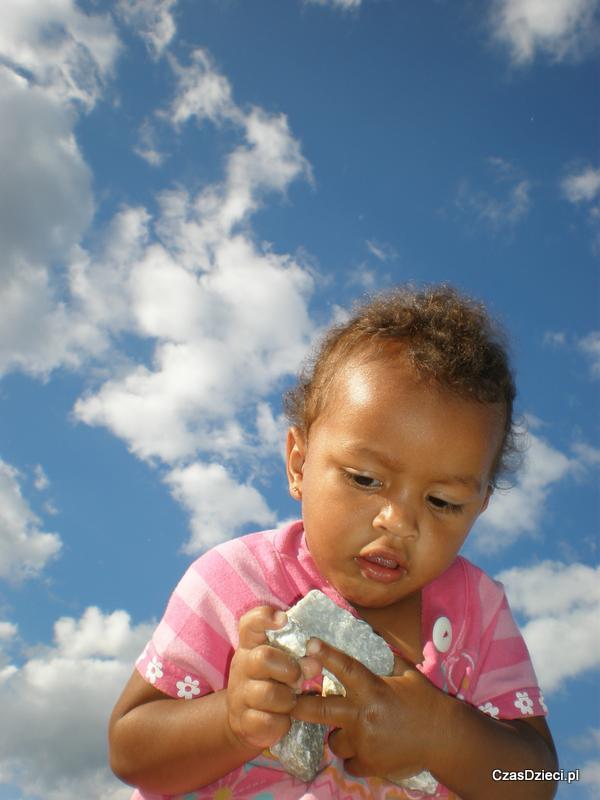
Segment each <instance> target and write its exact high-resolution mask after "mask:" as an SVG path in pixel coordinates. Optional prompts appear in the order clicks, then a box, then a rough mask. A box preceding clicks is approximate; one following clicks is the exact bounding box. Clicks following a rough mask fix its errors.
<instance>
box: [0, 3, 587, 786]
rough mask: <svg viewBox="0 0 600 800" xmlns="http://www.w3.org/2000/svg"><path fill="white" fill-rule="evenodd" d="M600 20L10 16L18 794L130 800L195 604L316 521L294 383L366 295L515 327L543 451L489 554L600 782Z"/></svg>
mask: <svg viewBox="0 0 600 800" xmlns="http://www.w3.org/2000/svg"><path fill="white" fill-rule="evenodd" d="M599 5H600V3H599V2H598V0H552V2H550V0H548V2H545V3H540V2H539V1H538V0H485V2H481V3H473V2H470V1H469V0H462V1H461V0H456V1H455V2H448V1H445V0H422V2H420V3H414V2H408V0H320V2H317V1H316V0H312V2H308V0H306V1H304V2H303V1H302V0H254V2H244V1H243V0H220V1H219V0H196V2H192V0H116V2H113V3H109V2H102V1H101V0H87V2H83V0H82V2H79V3H76V2H75V1H74V0H37V2H35V3H32V2H22V0H4V3H3V24H2V29H1V30H0V53H1V56H0V118H2V120H3V123H2V126H0V174H1V175H2V181H1V182H0V240H1V241H2V256H1V261H0V264H1V272H0V332H1V335H0V376H1V380H0V707H2V709H3V712H2V718H3V724H2V726H1V728H0V799H1V800H24V798H44V800H75V798H77V799H78V798H80V797H82V796H92V797H97V798H100V799H101V800H124V798H126V797H128V791H127V789H125V788H124V787H122V786H121V785H120V784H119V783H118V781H116V779H114V778H112V777H111V776H110V774H109V771H108V769H107V767H106V764H105V759H106V753H105V725H106V718H107V715H108V713H109V711H110V708H111V707H112V704H113V702H114V699H115V698H116V696H117V694H118V692H119V691H120V688H121V686H122V685H123V683H124V682H125V680H126V678H127V676H128V675H129V673H130V671H131V667H132V663H133V660H134V659H135V657H136V656H137V654H138V653H139V651H140V650H141V648H142V646H143V644H144V642H145V640H146V638H147V637H148V635H149V633H150V631H151V630H152V628H153V625H154V624H155V623H156V621H157V619H158V618H160V615H161V613H162V610H163V607H164V604H165V602H166V600H167V598H168V596H169V593H170V591H171V589H172V588H173V586H174V584H175V583H176V581H177V580H178V578H179V576H180V575H181V573H182V572H183V570H184V569H185V567H186V565H187V564H188V563H189V561H190V560H191V559H192V558H193V557H194V556H195V555H197V554H198V553H199V552H201V551H202V550H203V549H205V548H206V547H208V546H210V545H211V544H214V543H216V542H218V541H221V540H224V539H227V538H230V537H232V536H236V535H239V534H241V533H245V532H248V531H251V530H257V529H261V528H264V527H270V526H273V525H275V524H277V523H278V522H280V521H283V520H287V519H290V518H292V517H294V516H295V515H296V514H297V509H296V508H295V505H294V503H293V501H292V500H291V499H290V498H289V496H288V495H287V491H286V489H285V482H284V470H283V462H282V457H281V448H282V441H283V436H284V434H285V421H284V419H283V417H282V409H281V402H280V397H281V392H282V391H283V390H284V389H285V388H286V387H287V386H288V385H289V384H290V382H291V381H292V379H293V375H294V373H295V371H296V369H297V367H298V365H299V364H300V362H301V360H302V358H303V357H304V356H305V355H306V353H307V352H308V349H309V347H310V345H311V343H312V342H314V340H315V339H316V338H317V337H318V335H319V332H320V331H322V330H323V328H324V327H326V326H327V325H328V324H329V323H331V322H332V321H334V320H337V319H340V318H342V317H343V315H344V314H345V313H346V311H347V309H348V308H349V307H350V306H351V304H352V301H353V300H354V299H356V298H358V297H359V296H360V295H361V294H362V293H363V292H365V291H373V290H377V289H381V288H385V287H386V286H390V285H393V284H395V283H401V282H404V281H408V280H410V281H415V282H418V283H427V282H436V281H448V282H451V283H453V284H455V285H456V286H458V287H459V288H461V289H463V290H465V291H466V292H468V293H470V294H472V295H474V296H476V297H478V298H481V299H483V300H484V301H485V302H486V303H487V304H488V305H489V307H490V309H491V310H492V312H493V313H494V314H496V315H497V316H498V317H499V318H500V319H501V320H502V321H503V323H504V324H505V325H506V327H507V328H508V329H509V331H510V334H511V341H512V352H513V359H514V364H515V368H516V372H517V380H518V386H519V398H518V411H519V413H520V414H521V415H522V416H523V418H524V419H526V421H527V427H528V431H529V433H528V437H529V448H528V455H527V460H526V462H525V465H524V467H523V469H522V471H521V472H520V473H519V475H518V476H517V479H516V482H515V487H514V488H513V489H512V490H511V492H509V493H506V494H498V495H497V496H496V497H494V499H493V501H492V503H491V505H490V508H489V510H488V511H487V512H486V514H485V515H484V517H482V519H481V520H480V522H479V523H478V524H477V526H476V528H475V529H474V531H473V533H472V535H471V538H470V540H469V542H468V544H467V547H466V554H467V555H468V556H469V557H471V558H472V559H473V560H475V561H477V562H478V563H480V564H481V565H482V566H483V567H484V568H485V569H487V570H488V571H489V572H490V574H492V575H494V576H499V577H500V578H501V579H502V580H503V581H504V582H505V585H506V587H507V591H508V593H509V597H510V599H511V603H512V605H513V609H514V611H515V614H516V616H517V618H518V620H519V622H520V624H521V625H522V629H523V631H524V635H525V637H526V640H527V642H528V644H529V647H530V650H531V652H532V655H533V658H534V662H535V666H536V669H537V671H538V675H539V678H540V681H541V683H542V686H543V687H544V689H545V693H546V699H547V702H548V705H549V708H550V723H551V726H552V728H553V732H554V734H555V738H556V741H557V745H558V748H559V752H560V757H561V761H562V763H563V765H564V767H565V768H566V769H575V768H580V769H581V770H582V778H583V779H582V781H581V782H580V783H579V784H577V785H571V786H570V787H567V786H563V787H561V788H560V791H559V797H560V798H567V797H568V798H571V797H573V798H586V797H596V796H598V791H600V788H599V787H600V718H599V717H600V714H599V704H600V698H599V691H598V668H599V666H600V648H599V647H598V636H599V634H600V613H599V609H598V586H599V585H600V583H599V582H598V566H597V564H598V519H599V513H598V512H599V502H598V501H599V498H598V491H597V468H598V462H599V460H600V449H599V446H598V417H597V399H598V378H599V377H600V331H599V327H600V325H599V320H598V300H599V287H598V256H599V255H600V163H599V158H598V156H599V148H598V144H599V141H598V113H597V108H598V88H599V87H598V74H599V73H598V50H599V46H598V42H599V41H600V38H599V37H600V22H599V14H598V12H599Z"/></svg>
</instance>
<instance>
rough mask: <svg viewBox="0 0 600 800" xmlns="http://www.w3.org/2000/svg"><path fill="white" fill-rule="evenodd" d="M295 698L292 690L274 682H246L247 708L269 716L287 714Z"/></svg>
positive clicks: (293, 704)
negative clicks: (264, 712) (267, 713)
mask: <svg viewBox="0 0 600 800" xmlns="http://www.w3.org/2000/svg"><path fill="white" fill-rule="evenodd" d="M297 698H298V695H297V694H295V692H294V691H293V689H291V688H290V687H289V686H285V685H284V684H283V683H276V682H275V681H248V683H247V685H246V687H245V690H244V699H245V701H246V703H247V705H248V707H249V708H254V709H256V710H257V711H267V712H269V713H271V714H289V713H290V711H291V710H292V709H293V708H294V706H295V705H296V701H297Z"/></svg>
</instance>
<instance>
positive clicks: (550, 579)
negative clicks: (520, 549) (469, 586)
mask: <svg viewBox="0 0 600 800" xmlns="http://www.w3.org/2000/svg"><path fill="white" fill-rule="evenodd" d="M497 577H498V579H499V580H501V581H502V582H503V583H504V585H505V586H506V590H507V593H508V597H509V600H510V603H511V607H512V608H513V610H514V611H515V612H517V613H518V614H521V615H522V616H523V617H524V618H525V620H526V622H525V624H524V625H522V626H521V630H522V633H523V636H524V638H525V641H526V642H527V646H528V647H529V649H530V651H531V655H532V657H533V661H534V664H535V667H536V671H537V673H538V678H539V680H540V684H541V686H542V687H543V688H544V690H545V691H548V692H551V691H555V690H556V689H558V688H559V687H560V686H562V684H563V683H564V682H565V681H566V680H567V679H568V678H575V677H577V676H579V675H581V674H583V673H585V672H589V671H590V670H593V669H596V670H597V669H598V668H600V652H599V651H598V646H597V641H596V636H595V635H594V632H595V631H596V630H597V628H598V618H599V614H600V567H596V568H593V567H591V566H589V565H587V564H569V565H567V564H562V563H560V562H554V561H545V562H543V563H541V564H537V565H536V566H534V567H514V568H512V569H508V570H506V571H504V572H502V573H501V574H500V575H498V576H497ZM558 643H560V654H559V655H558V656H557V644H558Z"/></svg>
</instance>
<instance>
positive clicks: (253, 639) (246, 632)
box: [239, 606, 287, 650]
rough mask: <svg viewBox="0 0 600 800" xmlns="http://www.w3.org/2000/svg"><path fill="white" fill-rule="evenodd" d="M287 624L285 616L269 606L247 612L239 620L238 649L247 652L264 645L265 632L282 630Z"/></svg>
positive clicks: (258, 607)
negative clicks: (240, 648)
mask: <svg viewBox="0 0 600 800" xmlns="http://www.w3.org/2000/svg"><path fill="white" fill-rule="evenodd" d="M286 622H287V615H286V614H285V612H284V611H279V610H278V609H276V608H272V607H271V606H257V607H256V608H253V609H252V610H251V611H248V612H247V613H246V614H244V616H243V617H242V618H241V619H240V622H239V633H240V647H243V648H245V649H247V650H249V649H251V648H252V647H256V646H257V645H259V644H264V643H265V642H266V641H267V637H266V635H265V631H267V630H271V629H276V628H282V627H283V626H284V625H285V623H286Z"/></svg>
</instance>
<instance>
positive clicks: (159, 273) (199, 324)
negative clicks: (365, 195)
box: [72, 51, 314, 549]
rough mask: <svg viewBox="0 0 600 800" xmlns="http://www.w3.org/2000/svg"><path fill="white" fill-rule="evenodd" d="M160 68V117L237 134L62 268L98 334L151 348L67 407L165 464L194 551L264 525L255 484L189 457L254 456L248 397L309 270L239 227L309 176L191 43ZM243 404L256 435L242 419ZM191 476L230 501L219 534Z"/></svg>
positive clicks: (309, 282) (299, 321) (274, 379)
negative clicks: (169, 72)
mask: <svg viewBox="0 0 600 800" xmlns="http://www.w3.org/2000/svg"><path fill="white" fill-rule="evenodd" d="M170 63H171V64H172V65H173V68H174V74H175V78H176V96H175V97H174V99H173V102H172V104H171V107H170V111H169V114H168V117H169V119H171V121H172V122H173V124H174V125H177V126H179V125H182V124H184V123H185V122H186V121H188V120H196V121H205V120H209V121H212V122H213V123H216V124H219V123H220V121H221V120H222V119H224V118H227V119H228V120H229V121H230V122H231V123H233V124H234V126H235V127H236V128H237V130H238V131H239V133H240V135H241V137H242V141H241V143H240V144H238V145H237V146H235V147H234V148H233V150H232V151H231V152H230V154H229V155H228V157H227V158H226V162H225V165H224V177H223V180H222V181H221V182H219V183H216V184H212V185H209V186H206V187H204V189H202V190H201V191H200V192H199V193H198V194H197V195H196V196H190V195H189V194H188V193H187V192H186V191H185V190H184V189H173V190H169V191H164V192H163V193H162V194H161V196H160V198H159V204H160V212H159V214H158V216H157V218H155V219H151V218H150V216H149V214H148V213H147V212H146V211H145V210H144V209H133V208H127V209H123V210H122V211H121V213H120V214H119V215H118V217H117V218H116V219H115V221H114V223H113V228H112V230H111V231H109V233H108V236H107V243H106V245H105V252H104V255H103V257H102V259H101V264H102V268H101V269H99V268H98V266H99V264H98V259H97V258H95V259H94V258H93V257H91V256H89V255H86V254H85V253H83V252H82V253H81V255H80V258H79V259H78V262H77V266H76V267H73V269H72V290H73V292H74V294H75V295H76V296H77V297H78V298H79V301H80V303H81V305H82V306H85V307H86V308H89V309H92V312H93V314H92V316H93V317H94V318H95V319H98V320H100V319H102V320H103V325H104V328H105V329H108V327H109V325H110V324H112V330H113V331H116V330H128V331H129V332H130V333H132V334H133V335H135V336H137V337H139V338H140V339H143V340H147V341H151V342H153V343H154V349H153V357H152V362H151V363H128V362H123V363H120V364H119V365H118V366H117V367H116V368H115V370H114V371H113V374H112V376H111V377H109V379H108V380H106V381H105V382H104V383H103V384H102V385H101V386H100V387H98V388H96V389H94V390H93V391H90V392H89V393H88V394H87V395H85V396H84V397H82V398H80V400H79V401H78V402H77V404H76V406H75V414H76V416H77V417H78V418H79V419H80V420H82V421H84V422H86V423H88V424H90V425H104V426H106V427H107V428H109V429H110V430H111V431H112V432H113V433H114V434H115V435H117V436H119V437H120V438H122V439H124V440H125V441H126V442H127V443H128V446H129V447H130V449H131V450H132V452H134V453H135V454H136V455H138V456H139V457H140V458H144V459H149V460H155V459H160V460H162V461H163V462H164V463H166V464H169V465H170V466H173V467H175V468H176V469H175V470H174V471H173V472H171V473H170V477H169V483H170V486H171V488H172V491H173V493H174V495H175V496H176V497H177V498H178V499H180V500H181V502H182V503H183V504H184V506H186V507H187V508H188V509H189V510H190V512H191V515H192V540H191V544H190V545H189V547H190V548H192V549H198V548H201V547H202V546H203V545H206V544H208V543H213V542H214V541H215V540H217V539H218V538H222V537H224V536H227V535H231V532H232V530H237V529H238V528H239V526H240V525H241V524H244V523H245V522H247V521H250V520H253V521H255V522H257V523H266V522H269V521H271V520H273V514H272V512H270V511H269V510H268V508H267V506H266V504H265V501H264V500H263V499H262V497H261V496H260V494H259V493H258V491H257V490H255V489H253V488H252V487H250V486H249V485H247V484H246V483H245V482H241V483H239V484H238V483H235V482H234V481H233V479H232V477H231V476H230V475H229V473H228V472H227V470H226V469H225V467H222V466H219V465H217V464H211V465H210V466H201V465H200V464H193V465H192V466H190V463H191V462H192V461H194V460H195V459H196V457H197V455H198V454H199V453H204V454H205V455H206V454H208V455H209V460H210V461H211V462H212V461H213V460H214V459H215V458H219V459H225V460H226V459H227V458H228V457H230V456H231V455H233V454H236V455H237V456H239V455H240V453H241V454H242V455H246V456H249V455H250V453H251V451H253V450H254V452H255V453H258V454H260V452H261V445H260V444H259V443H258V441H257V439H258V435H259V434H260V432H261V430H263V429H264V428H265V425H269V426H270V427H269V430H271V428H272V425H271V421H270V420H268V419H267V417H266V416H265V412H264V406H263V405H261V404H263V403H264V398H265V396H266V395H268V393H269V392H270V391H272V390H274V389H276V388H277V387H278V385H279V384H280V382H281V380H282V379H283V378H284V377H285V376H286V375H288V374H289V373H290V372H292V371H294V370H295V368H296V366H297V365H298V363H299V361H300V360H301V358H302V356H303V355H304V353H305V351H306V348H307V345H308V343H309V341H310V340H311V337H312V335H313V333H314V328H313V325H312V323H311V320H310V317H309V313H308V308H307V302H308V298H309V296H310V294H311V291H312V288H313V279H312V277H311V275H310V273H309V272H308V271H307V270H306V269H305V268H303V267H302V265H300V264H298V263H297V262H296V261H295V260H294V259H293V258H291V257H289V256H287V255H279V254H276V253H274V252H272V251H271V250H270V249H269V248H268V247H267V248H265V247H259V246H258V245H257V244H256V242H255V241H254V239H253V237H252V235H251V230H250V228H249V221H250V218H251V216H252V214H253V213H254V212H255V211H256V210H257V209H259V208H260V207H261V205H262V203H263V202H264V200H265V197H266V196H267V195H268V194H269V193H274V192H275V193H280V194H281V193H285V192H286V191H287V188H288V186H289V185H290V183H291V182H292V181H293V180H295V179H297V178H299V177H302V176H304V177H306V178H309V179H310V168H309V165H308V163H307V162H306V160H305V159H304V157H303V156H302V153H301V149H300V146H299V143H298V142H297V140H296V139H294V137H293V136H292V134H291V132H290V130H289V126H288V123H287V120H286V119H285V117H284V116H282V115H271V114H268V113H267V112H266V111H264V110H263V109H260V108H256V107H254V108H250V109H241V108H240V107H239V106H237V105H235V104H234V102H233V99H232V92H231V88H230V86H229V83H228V81H227V80H226V78H225V77H224V76H222V75H221V74H220V73H218V72H217V71H216V68H215V67H214V65H213V63H212V60H211V59H210V57H209V56H208V54H206V53H205V52H204V51H196V52H195V53H194V54H193V56H192V58H191V64H190V65H189V66H187V67H181V66H180V65H179V64H177V62H175V61H174V59H170ZM125 264H126V265H127V269H126V271H125V270H124V267H123V265H125ZM248 411H250V413H251V414H252V417H253V418H254V419H256V425H255V430H253V429H252V426H249V425H248V424H247V421H246V418H244V419H242V416H243V415H244V414H247V412H248ZM271 433H272V431H271ZM263 449H264V448H263ZM202 460H204V459H201V461H202ZM203 481H204V483H205V485H210V486H213V485H214V487H215V489H216V490H218V494H219V496H221V494H222V491H223V490H224V489H225V488H227V490H228V491H229V492H230V493H231V496H233V497H235V498H236V501H235V503H233V505H231V506H230V508H231V509H232V514H230V517H231V519H228V520H227V522H228V524H229V528H227V526H225V525H224V523H223V522H221V524H220V526H218V527H217V524H216V517H215V507H214V503H211V502H210V501H209V497H208V494H207V493H206V492H204V491H200V488H201V486H202V482H203ZM190 485H193V486H194V487H195V488H196V489H197V490H198V491H199V496H200V497H201V498H202V502H201V504H200V505H198V503H196V502H194V501H193V500H192V497H191V492H190V490H189V486H190ZM244 504H247V507H246V508H245V509H244ZM202 531H204V533H202Z"/></svg>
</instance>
